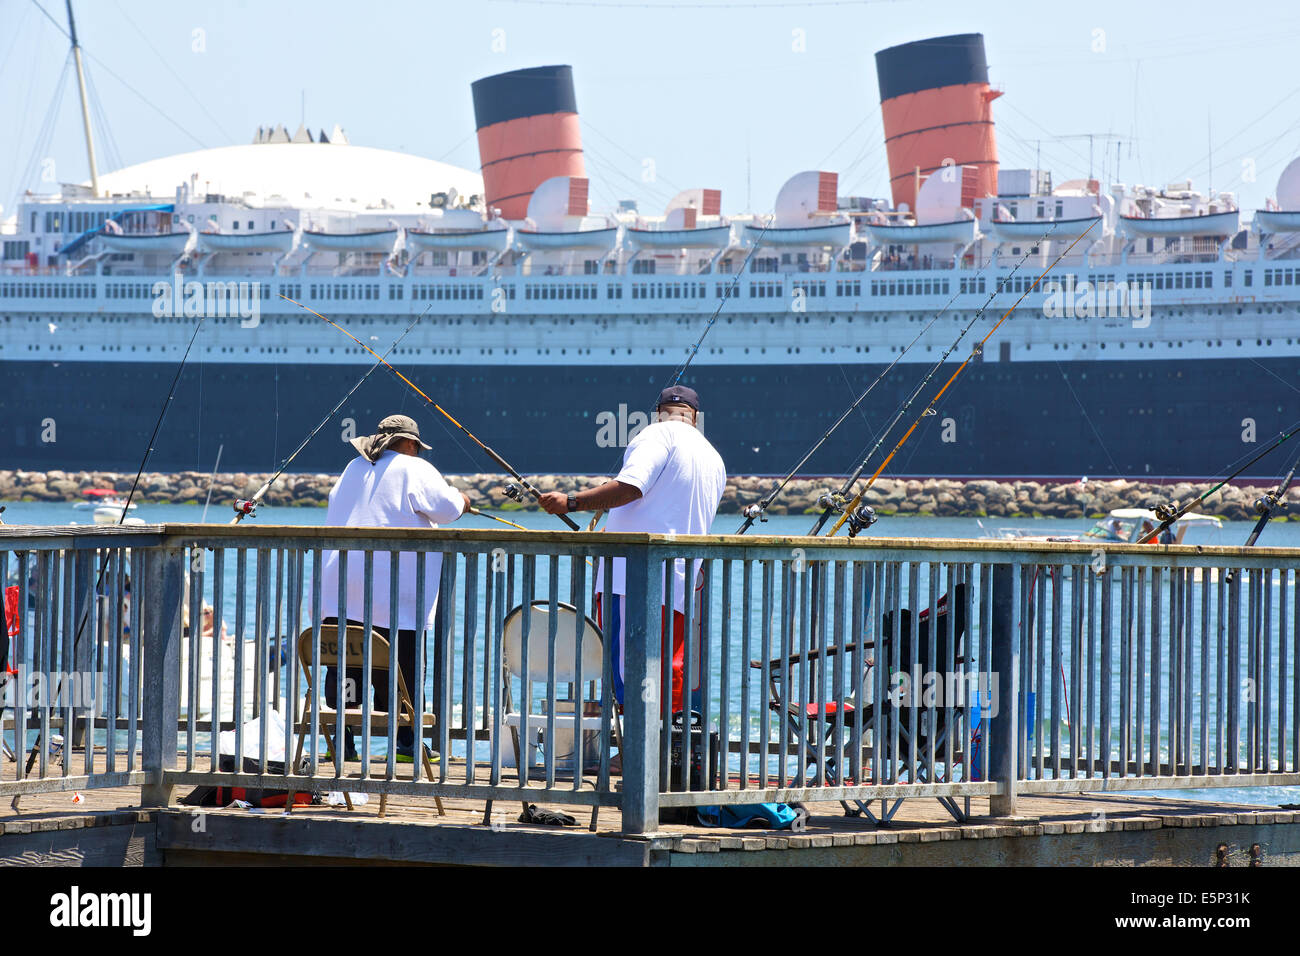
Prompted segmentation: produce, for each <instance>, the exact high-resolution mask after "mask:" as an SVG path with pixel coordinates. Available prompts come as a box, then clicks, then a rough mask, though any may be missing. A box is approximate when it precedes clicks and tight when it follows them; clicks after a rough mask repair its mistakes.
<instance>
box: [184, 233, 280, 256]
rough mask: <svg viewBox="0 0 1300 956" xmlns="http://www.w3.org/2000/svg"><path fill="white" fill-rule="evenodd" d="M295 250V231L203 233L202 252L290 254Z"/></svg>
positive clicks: (200, 241) (200, 235) (200, 248)
mask: <svg viewBox="0 0 1300 956" xmlns="http://www.w3.org/2000/svg"><path fill="white" fill-rule="evenodd" d="M292 248H293V230H291V229H280V230H277V231H275V232H245V233H235V232H201V233H199V251H200V252H288V251H289V250H290V249H292Z"/></svg>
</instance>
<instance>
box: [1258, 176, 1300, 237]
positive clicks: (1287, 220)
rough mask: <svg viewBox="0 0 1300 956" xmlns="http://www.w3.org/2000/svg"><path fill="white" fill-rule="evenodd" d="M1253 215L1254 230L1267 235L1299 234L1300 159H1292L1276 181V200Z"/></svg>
mask: <svg viewBox="0 0 1300 956" xmlns="http://www.w3.org/2000/svg"><path fill="white" fill-rule="evenodd" d="M1268 205H1269V206H1270V207H1271V208H1268V209H1260V210H1257V211H1256V213H1255V229H1256V230H1257V231H1258V232H1261V233H1266V234H1269V235H1278V234H1279V233H1288V232H1300V159H1293V160H1291V162H1289V163H1288V164H1287V167H1286V169H1284V170H1282V175H1281V176H1279V177H1278V179H1277V199H1276V200H1275V201H1271V202H1269V204H1268Z"/></svg>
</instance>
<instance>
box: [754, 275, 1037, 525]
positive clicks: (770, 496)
mask: <svg viewBox="0 0 1300 956" xmlns="http://www.w3.org/2000/svg"><path fill="white" fill-rule="evenodd" d="M1017 268H1018V266H1017ZM1013 271H1014V270H1013ZM994 294H996V293H994ZM956 300H957V293H953V296H952V298H950V299H949V300H948V302H947V304H946V305H945V306H944V307H943V308H942V309H940V310H939V311H938V312H936V313H935V314H934V316H933V317H932V318H931V319H930V321H929V322H927V323H926V324H925V325H924V326H923V327H922V328H921V330H920V331H919V332H917V333H916V335H915V337H913V339H912V341H910V342H908V343H907V345H906V346H905V347H904V348H903V350H902V351H901V352H899V353H898V355H896V356H895V357H894V360H893V361H892V362H890V363H889V364H888V365H887V366H885V370H884V371H883V372H881V373H880V374H879V375H877V376H876V378H875V380H874V381H873V382H872V383H871V384H870V385H868V386H867V387H866V389H865V390H864V391H863V392H861V393H860V394H859V395H858V397H857V398H855V399H854V400H853V402H852V403H851V404H850V405H849V407H848V408H846V409H845V410H844V413H843V414H842V415H840V417H839V418H837V419H836V420H835V423H834V424H833V425H831V427H830V428H828V429H827V430H826V433H825V434H824V435H822V437H821V438H819V439H817V441H815V442H814V443H813V446H812V447H811V448H809V449H808V451H807V452H806V453H805V454H804V456H803V457H802V458H800V459H799V461H798V463H797V464H796V465H795V466H794V467H793V468H791V469H790V471H789V472H788V473H787V474H786V476H785V477H784V478H782V479H781V480H780V481H778V482H777V483H776V486H775V487H773V488H772V490H771V491H769V492H768V493H767V494H766V495H764V496H763V497H762V498H760V499H759V500H758V501H756V502H755V503H754V504H752V505H748V506H746V507H745V509H744V511H743V512H742V513H743V514H744V516H745V521H744V523H743V524H742V525H741V526H740V527H739V528H738V529H737V530H736V534H744V533H745V532H746V531H748V530H749V529H750V528H751V527H752V526H753V524H754V522H755V521H758V520H760V519H762V518H763V515H764V513H765V512H766V511H767V509H768V508H769V507H771V505H772V502H774V501H775V500H776V498H777V496H778V495H779V494H781V492H782V491H783V490H784V489H785V486H786V485H788V484H789V483H790V482H791V481H792V480H793V479H794V476H795V475H797V474H798V473H799V471H800V470H801V469H802V468H803V466H804V465H806V464H808V460H809V459H810V458H812V456H813V455H815V454H817V451H818V449H820V448H821V447H822V445H824V444H826V441H827V440H828V439H829V438H830V437H831V435H832V434H834V432H835V430H836V429H837V428H839V427H840V426H841V425H843V424H844V423H845V422H846V421H847V420H848V418H849V416H850V415H852V414H853V413H854V412H855V411H856V410H857V408H858V406H859V405H861V404H862V403H863V402H864V401H866V399H867V396H868V395H870V394H871V392H872V390H873V389H875V387H876V386H877V385H879V384H880V383H881V382H882V381H884V379H885V376H886V375H888V374H889V373H890V372H892V371H893V369H894V366H895V365H897V364H898V363H899V362H901V361H902V360H903V356H904V355H906V354H907V353H908V352H910V351H911V350H912V346H914V345H915V344H916V343H917V342H919V341H921V337H922V336H923V335H925V333H927V332H929V331H930V330H931V329H932V328H934V324H935V323H936V322H938V321H939V319H940V318H941V317H942V316H943V314H944V313H945V312H947V311H948V307H949V306H951V305H952V304H953V302H955V301H956ZM843 371H844V369H843V368H841V369H840V372H841V373H843ZM882 437H883V436H882ZM814 533H815V532H814Z"/></svg>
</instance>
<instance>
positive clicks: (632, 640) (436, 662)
mask: <svg viewBox="0 0 1300 956" xmlns="http://www.w3.org/2000/svg"><path fill="white" fill-rule="evenodd" d="M330 551H339V552H341V555H340V563H341V565H343V566H345V567H346V566H347V565H349V564H351V563H352V562H361V563H362V566H363V568H364V580H365V588H364V599H363V600H362V601H361V606H360V607H355V606H352V605H350V604H348V595H347V593H346V589H345V588H344V589H341V590H340V594H339V601H340V608H341V615H340V616H345V617H347V618H348V619H350V620H353V621H355V622H357V624H358V625H359V627H358V628H356V629H354V631H352V632H349V633H347V634H340V628H339V627H338V626H337V625H335V624H332V623H322V617H323V615H322V613H321V607H322V591H323V588H324V584H323V582H322V563H323V558H324V556H325V554H326V553H328V552H330ZM396 555H404V556H406V560H408V561H411V562H413V563H414V564H415V567H416V580H417V582H418V584H417V590H420V591H423V589H424V587H425V584H424V582H425V581H426V574H425V571H426V570H429V569H430V568H432V567H433V563H434V562H438V563H439V564H440V570H439V572H438V577H437V578H436V580H437V581H438V582H439V583H438V591H439V602H438V606H439V613H438V615H437V618H436V620H435V621H434V622H433V626H432V627H430V628H426V629H424V630H423V631H422V632H421V634H422V639H421V640H417V641H416V642H415V657H416V661H415V673H417V674H419V675H422V679H420V680H416V681H414V682H413V684H412V686H410V687H406V686H405V682H404V681H401V680H400V674H399V671H398V669H397V668H395V667H394V668H389V667H387V660H388V657H387V644H385V643H381V642H379V641H378V640H372V641H365V640H362V639H360V638H361V636H363V635H365V634H366V633H369V632H370V629H371V627H372V624H373V612H374V608H373V605H374V602H375V595H377V594H383V595H387V596H388V598H389V602H390V605H391V606H397V605H398V603H399V601H401V600H413V601H414V603H415V605H417V606H419V605H421V604H422V603H423V602H424V598H425V597H426V595H425V594H423V593H419V594H416V595H414V596H409V595H404V594H399V593H398V584H397V580H396V576H393V577H392V578H391V579H390V578H389V576H388V575H387V574H378V573H376V571H375V566H376V563H377V558H378V559H381V560H380V561H379V562H378V563H379V564H380V566H381V567H386V566H387V561H386V560H382V559H383V558H386V557H388V556H396ZM615 558H618V559H622V560H624V561H625V562H626V582H627V583H626V590H627V599H626V604H625V606H624V609H623V613H624V614H625V615H626V618H625V623H624V627H625V635H626V648H625V652H624V657H625V659H624V663H623V680H622V685H623V686H624V687H625V688H626V693H625V695H624V699H623V706H622V708H621V712H620V708H618V707H617V706H616V704H615V689H614V688H615V681H614V674H615V671H614V668H615V666H616V661H615V660H614V655H613V652H612V648H611V644H610V641H608V640H606V639H605V638H604V635H603V633H602V631H601V629H600V626H599V623H598V622H599V621H600V620H606V621H607V620H608V617H609V615H608V609H610V608H611V607H612V606H613V601H614V597H615V595H614V594H613V592H612V584H611V581H610V576H609V575H605V576H604V577H603V580H602V584H601V587H600V588H599V589H597V588H596V584H595V582H596V580H597V577H596V568H597V566H598V565H600V564H601V563H602V562H604V561H609V560H612V559H615ZM678 573H681V574H684V580H689V581H691V582H693V588H694V591H695V595H696V599H695V600H687V601H685V602H684V603H683V606H682V613H683V616H684V618H685V621H684V624H685V628H684V633H685V634H686V635H687V640H686V641H685V642H684V650H683V653H682V655H681V656H682V663H681V668H680V672H681V674H683V675H684V679H681V678H679V680H678V684H679V685H684V686H682V687H681V690H680V692H679V693H680V694H681V696H682V697H683V701H682V702H681V703H680V704H678V705H674V701H673V699H672V698H673V693H672V690H671V688H672V687H673V669H672V661H671V655H668V654H665V653H663V648H661V646H660V645H661V642H660V631H661V607H662V604H663V603H664V602H663V597H662V596H663V595H664V594H666V593H668V590H669V589H670V588H672V587H673V585H674V581H675V580H678ZM341 576H343V575H341ZM0 580H5V581H11V580H13V581H16V582H17V583H16V584H13V585H12V589H13V590H11V591H10V593H12V594H16V598H15V599H14V600H12V601H10V602H9V605H8V607H7V612H6V618H7V624H8V627H9V631H10V633H11V634H13V638H12V645H11V650H10V668H11V670H12V673H11V674H10V675H9V678H8V688H9V693H8V696H6V697H5V698H4V703H5V709H4V710H3V713H2V714H0V737H2V738H3V742H4V750H5V754H4V757H3V758H0V798H3V801H4V809H3V810H0V826H2V827H3V829H2V830H0V862H51V861H57V860H62V861H78V860H80V861H83V862H98V863H100V864H112V865H123V864H126V863H146V864H169V865H171V864H182V863H200V864H213V863H220V862H242V863H249V862H263V863H277V862H294V863H304V862H339V861H349V862H370V863H384V862H395V861H396V862H422V863H458V864H467V863H468V864H475V863H478V864H511V863H515V864H519V863H543V864H545V863H551V864H565V863H568V864H580V865H588V866H590V865H602V864H610V865H656V864H659V865H662V864H668V865H686V864H689V865H762V864H771V863H836V864H862V865H893V864H897V863H900V862H904V863H906V862H911V863H924V864H951V863H960V864H964V865H979V864H998V863H1008V862H1010V863H1016V862H1019V863H1037V864H1079V863H1094V862H1114V863H1161V862H1163V863H1174V864H1199V865H1207V866H1208V865H1215V864H1216V863H1217V864H1221V865H1248V864H1252V863H1263V864H1272V863H1292V864H1294V863H1296V862H1300V826H1292V824H1293V823H1295V824H1300V808H1297V807H1281V806H1262V805H1243V804H1240V803H1236V802H1233V801H1232V800H1225V801H1223V802H1205V801H1201V802H1196V801H1191V800H1188V799H1186V798H1185V797H1183V796H1181V795H1174V796H1170V797H1162V796H1160V794H1161V793H1162V792H1167V791H1182V790H1188V789H1201V788H1219V789H1226V788H1234V789H1239V788H1255V787H1275V786H1300V731H1298V718H1300V666H1298V664H1300V627H1298V626H1297V624H1298V623H1300V553H1297V552H1296V551H1295V550H1294V549H1282V548H1265V547H1256V548H1251V549H1242V548H1208V547H1206V548H1200V547H1181V546H1169V547H1163V546H1137V545H1124V544H1116V545H1107V546H1105V547H1104V548H1103V547H1093V546H1090V545H1087V544H1073V543H1050V542H1047V543H1038V542H1024V541H1003V540H978V541H976V540H931V539H925V540H918V539H885V538H870V537H866V536H863V537H859V538H855V539H847V538H797V537H792V538H778V537H762V536H746V537H743V538H741V537H737V536H729V537H722V536H697V537H677V538H673V537H671V536H658V535H641V534H636V535H632V534H585V533H573V532H513V531H500V532H498V531H455V530H445V529H444V530H439V531H434V532H415V531H404V530H387V531H372V530H369V529H341V528H302V527H265V526H255V525H248V524H246V525H243V526H240V527H238V528H233V527H225V526H212V525H155V526H136V527H131V528H119V527H114V528H83V527H75V528H65V527H60V528H20V527H7V528H0ZM597 603H599V605H600V608H601V612H600V613H599V614H598V613H597V611H596V608H595V605H596V604H597ZM205 606H210V607H211V613H210V615H209V614H208V613H206V612H205V611H204V610H203V608H205ZM223 632H225V633H227V634H228V637H223ZM341 637H343V638H346V639H344V640H340V638H341ZM340 649H342V650H340ZM354 668H359V669H360V670H359V671H356V670H353V671H352V675H357V674H359V675H361V678H362V680H361V682H360V686H361V687H362V688H365V687H368V686H370V684H371V681H370V680H369V679H366V675H369V677H371V678H373V679H374V681H375V682H376V683H378V682H386V683H387V685H388V687H389V689H390V696H389V699H390V700H394V701H401V702H402V706H398V707H395V708H394V710H395V711H397V712H399V713H404V714H406V719H408V720H409V721H410V725H412V726H418V727H420V728H421V733H422V737H423V739H424V740H425V742H426V743H427V744H428V745H429V746H430V747H431V748H432V750H433V751H436V753H437V754H438V755H440V759H438V760H437V761H436V762H433V763H427V762H425V761H421V760H420V759H419V757H418V755H417V757H416V760H415V761H414V762H408V763H403V762H399V761H398V760H397V759H396V756H395V754H396V751H397V747H396V742H397V732H398V729H399V728H398V724H399V720H398V719H393V720H389V719H388V716H389V715H388V714H387V713H382V714H381V713H377V712H375V710H374V704H373V703H372V701H371V697H370V694H369V693H358V694H355V695H350V691H351V689H352V688H353V687H355V684H356V683H357V682H356V681H355V680H353V679H352V675H350V674H349V669H354ZM329 669H333V670H334V671H335V674H336V678H337V680H338V681H339V686H344V687H347V688H349V691H348V692H345V701H346V703H347V704H348V706H350V707H352V708H354V709H355V714H354V715H352V717H353V718H354V719H352V718H350V719H349V722H350V723H355V727H354V729H353V732H354V735H355V743H356V748H357V750H358V752H359V756H364V757H365V758H366V759H353V758H352V755H350V754H348V753H347V743H346V741H345V740H344V737H343V734H342V732H341V729H340V728H339V726H338V724H339V721H338V720H336V719H335V715H334V712H333V711H332V710H330V709H329V707H330V706H332V704H333V700H332V699H331V700H326V698H325V695H324V693H323V692H322V688H323V687H324V685H325V679H326V672H327V671H328V670H329ZM74 677H75V678H76V679H74ZM687 695H689V702H688V703H687V702H686V700H685V698H686V697H687ZM403 706H405V707H406V709H405V710H403ZM678 707H680V709H681V710H682V711H690V712H694V713H695V714H698V715H699V717H698V722H697V723H696V724H695V725H694V726H686V725H691V724H692V721H691V720H690V719H689V718H685V719H679V720H678V722H677V723H674V711H676V710H677V709H678ZM253 721H256V722H255V723H254V722H253ZM217 755H224V759H220V758H218V756H217ZM521 763H522V764H524V765H525V766H526V767H527V768H528V769H527V772H522V771H520V770H519V769H517V767H518V765H519V764H521ZM217 787H220V788H242V789H243V790H244V791H245V792H247V791H252V790H263V791H274V792H291V793H294V792H303V793H318V794H322V795H329V794H337V795H338V797H337V798H336V799H337V805H330V804H329V803H328V802H326V803H324V804H317V805H305V806H295V807H293V808H292V810H291V811H290V812H285V810H284V809H283V808H278V809H268V808H265V807H259V806H254V807H253V808H244V809H225V808H224V807H225V806H226V804H227V803H228V802H229V801H228V800H223V801H222V803H221V804H220V805H219V806H211V807H196V806H189V805H183V804H181V802H180V801H181V799H182V798H183V797H185V796H186V795H187V794H188V793H189V792H190V791H191V790H194V789H195V788H217ZM74 795H75V796H74ZM344 795H346V796H344ZM361 795H364V798H363V797H362V796H361ZM326 799H327V801H328V798H326ZM74 800H75V802H74ZM759 803H786V804H802V805H804V806H805V807H806V808H807V810H808V811H809V813H810V814H811V816H810V818H809V819H808V820H807V822H806V825H805V826H803V827H802V828H796V829H795V830H794V831H793V832H790V831H780V832H776V831H771V830H743V829H732V828H726V827H723V828H706V827H703V826H700V825H698V819H697V818H696V816H695V810H696V809H697V808H706V807H707V808H715V809H713V810H709V811H706V813H710V814H715V815H716V814H718V813H719V812H720V811H719V809H717V808H725V807H734V808H743V807H746V806H752V805H754V804H759ZM11 804H13V808H11ZM521 805H532V806H535V807H537V808H541V809H542V810H544V811H551V812H552V813H567V814H570V815H571V816H572V817H573V823H574V825H573V826H567V827H560V826H554V825H547V823H548V822H550V823H553V822H554V821H553V820H552V821H547V820H546V819H545V818H544V817H543V818H542V819H541V820H538V819H533V820H532V821H531V822H527V823H523V822H519V817H520V812H521Z"/></svg>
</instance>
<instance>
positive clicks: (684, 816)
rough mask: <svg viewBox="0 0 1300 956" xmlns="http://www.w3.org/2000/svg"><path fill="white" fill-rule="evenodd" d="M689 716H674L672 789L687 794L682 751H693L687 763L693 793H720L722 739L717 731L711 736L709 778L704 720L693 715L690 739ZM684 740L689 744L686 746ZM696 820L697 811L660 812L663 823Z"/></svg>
mask: <svg viewBox="0 0 1300 956" xmlns="http://www.w3.org/2000/svg"><path fill="white" fill-rule="evenodd" d="M684 717H685V715H684V714H683V713H682V712H681V711H678V712H677V713H675V714H673V723H672V729H671V738H672V739H671V743H670V744H669V756H668V789H669V790H671V791H673V792H676V793H681V792H683V791H685V790H686V787H685V786H683V784H682V762H683V753H682V747H683V746H687V747H689V748H690V755H689V757H687V758H686V759H687V761H688V763H689V766H690V781H691V791H692V792H693V793H699V792H701V791H703V790H716V789H717V788H718V786H719V782H720V779H721V778H720V776H719V773H718V761H719V751H720V750H721V746H722V744H721V738H720V736H719V734H718V733H717V732H716V731H715V732H713V733H710V734H709V772H708V777H707V778H706V777H705V775H704V721H703V719H702V718H701V717H700V714H699V711H695V710H693V711H691V725H690V730H689V737H687V736H686V735H685V734H684V733H683V731H684V729H685V728H684V726H683V725H684V723H685V720H684ZM683 740H685V741H686V743H685V744H683ZM694 819H695V809H694V808H693V807H664V808H663V809H661V810H660V811H659V821H660V822H661V823H692V822H693V821H694Z"/></svg>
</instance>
